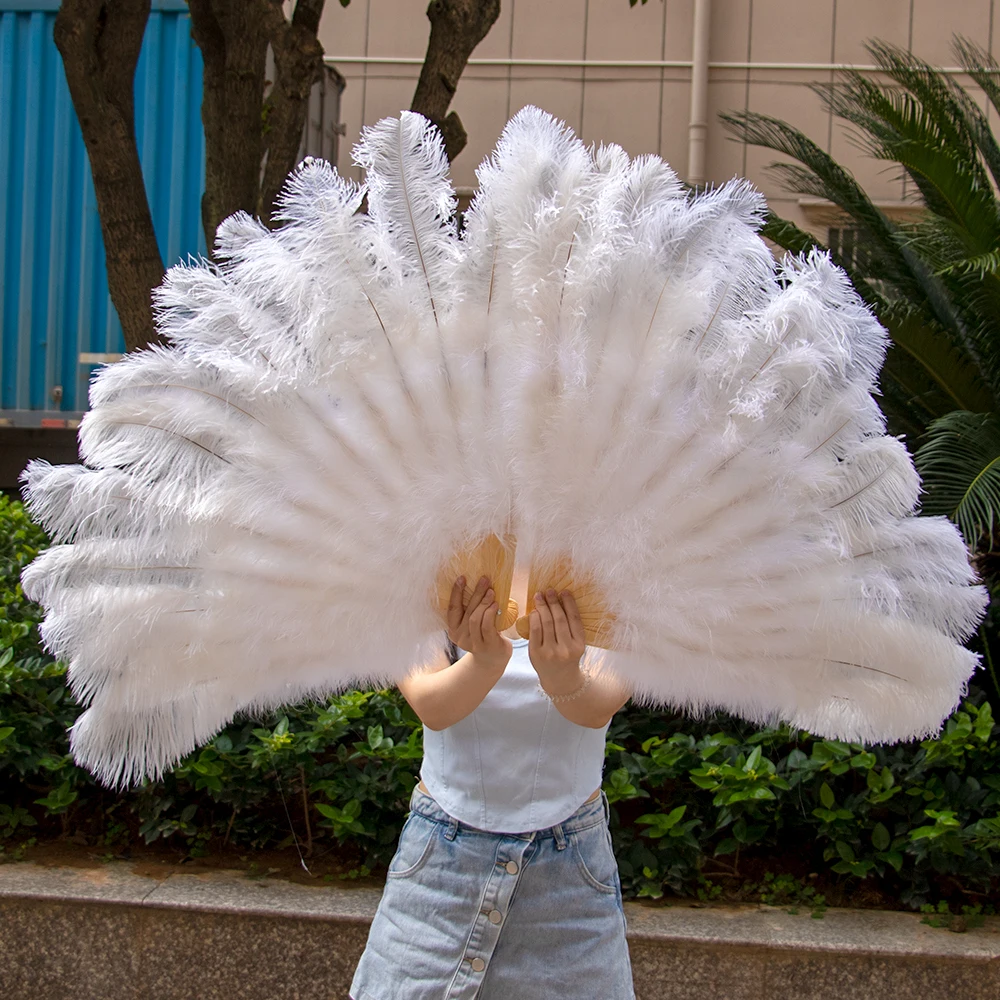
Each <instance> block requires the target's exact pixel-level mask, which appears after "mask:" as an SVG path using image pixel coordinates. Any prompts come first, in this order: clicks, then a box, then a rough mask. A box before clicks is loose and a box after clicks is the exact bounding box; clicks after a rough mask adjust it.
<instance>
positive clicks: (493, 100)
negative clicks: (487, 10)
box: [320, 0, 1000, 238]
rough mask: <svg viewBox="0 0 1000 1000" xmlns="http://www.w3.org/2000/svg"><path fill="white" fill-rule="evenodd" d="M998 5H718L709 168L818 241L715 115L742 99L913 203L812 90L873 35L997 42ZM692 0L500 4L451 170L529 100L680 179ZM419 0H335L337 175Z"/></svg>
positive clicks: (846, 1)
mask: <svg viewBox="0 0 1000 1000" xmlns="http://www.w3.org/2000/svg"><path fill="white" fill-rule="evenodd" d="M995 5H996V0H712V2H711V3H710V4H709V6H710V10H711V30H710V35H709V75H708V120H709V127H708V133H707V149H706V174H707V179H708V180H709V181H711V182H720V181H725V180H728V179H729V178H731V177H733V176H736V175H744V176H747V177H749V178H750V180H751V181H753V183H754V184H756V185H757V186H758V187H759V188H761V190H763V191H764V193H765V194H766V196H767V198H768V200H769V202H770V204H771V206H772V207H773V208H774V210H775V211H777V212H778V213H779V214H781V215H784V216H786V217H788V218H791V219H793V220H794V221H796V222H798V223H799V224H800V225H805V226H807V227H808V228H810V229H812V230H813V231H815V232H816V233H817V235H819V236H821V238H825V228H826V226H827V225H828V224H829V223H830V218H829V214H828V213H824V212H823V211H822V208H821V207H819V206H811V205H810V204H809V203H808V201H803V200H802V199H799V198H798V196H795V195H789V194H788V193H787V192H785V191H783V190H782V189H781V188H780V186H779V185H778V184H777V183H776V182H775V181H774V180H772V179H770V178H769V177H768V175H767V174H766V172H765V169H764V168H765V167H766V165H767V164H768V163H771V162H773V161H774V160H776V159H777V158H778V157H777V156H776V155H775V154H773V153H771V152H769V151H767V150H762V149H759V148H755V147H752V146H751V147H749V148H748V147H746V146H744V145H743V144H740V143H736V142H733V141H732V140H730V139H728V138H727V136H726V133H724V132H723V130H722V127H721V125H720V123H719V121H718V114H719V112H721V111H726V110H731V109H742V108H748V109H750V110H753V111H760V112H764V113H766V114H770V115H774V116H777V117H779V118H783V119H785V120H786V121H789V122H791V123H792V124H794V125H796V126H797V127H799V128H801V129H803V130H804V131H805V132H806V133H807V134H808V135H809V136H810V137H811V138H812V139H813V140H814V141H816V142H817V143H819V144H820V145H822V146H823V147H824V148H825V149H827V150H829V151H830V152H831V153H832V154H833V155H834V156H835V157H836V158H837V159H838V160H840V162H841V163H843V164H845V165H846V166H848V167H849V169H851V170H852V171H853V172H854V174H855V175H856V176H857V177H858V179H859V180H860V181H861V182H862V183H863V185H864V186H865V188H866V190H867V191H868V192H869V194H871V195H872V196H873V197H874V198H875V199H876V200H877V201H879V202H880V203H882V204H884V205H885V206H886V207H887V208H890V209H892V208H894V207H898V206H900V203H902V202H905V201H906V200H907V199H908V198H909V199H910V200H912V194H913V192H912V188H911V190H910V191H906V190H905V188H904V185H903V184H902V182H901V181H900V180H899V179H898V178H897V176H896V174H897V171H896V169H895V168H894V167H893V166H892V165H891V164H885V163H880V162H877V161H875V160H873V159H871V158H869V157H866V156H864V155H863V154H861V153H860V152H859V151H858V150H857V149H856V148H855V147H854V146H853V145H852V143H851V140H850V138H849V136H848V134H847V133H846V132H845V130H844V127H843V125H842V124H838V123H837V122H836V121H832V120H831V117H830V116H829V115H827V114H825V113H824V112H823V110H822V107H821V105H820V101H819V98H818V97H817V96H816V95H815V94H813V93H812V92H811V91H810V90H809V89H808V85H809V84H810V83H814V82H824V83H825V82H829V81H830V80H831V79H832V78H833V76H834V68H835V67H836V66H837V65H838V64H850V65H862V66H863V65H867V64H869V63H870V57H869V56H868V54H867V53H866V51H865V49H864V42H865V40H866V39H870V38H880V39H884V40H886V41H889V42H893V43H895V44H897V45H901V46H903V47H907V48H910V49H911V50H912V51H913V52H914V53H915V54H916V55H918V56H920V57H921V58H923V59H925V60H927V61H929V62H931V63H933V64H935V65H939V66H953V65H954V63H955V58H954V55H953V53H952V51H951V40H952V37H953V35H956V34H960V35H964V36H966V37H968V38H970V39H972V40H974V41H976V42H977V43H979V44H980V45H982V46H984V47H986V48H989V49H990V51H992V50H993V40H994V32H995V30H997V29H996V27H995V21H994V15H995V13H1000V11H995V9H994V8H995ZM694 9H695V0H648V2H647V3H646V4H644V5H637V6H636V7H631V8H630V7H629V4H628V0H502V7H501V14H500V19H499V21H498V22H497V23H496V24H495V25H494V27H493V29H492V31H491V32H490V34H489V35H488V36H487V37H486V39H485V40H484V41H483V42H482V43H481V44H480V45H479V47H478V48H477V49H476V51H475V52H474V53H473V59H472V60H471V62H470V65H469V67H468V68H467V70H466V72H465V73H464V75H463V76H462V79H461V81H460V83H459V86H458V92H457V94H456V97H455V100H454V102H453V104H452V107H453V108H454V109H455V110H456V111H457V112H458V113H459V114H460V115H461V118H462V121H463V123H464V125H465V127H466V129H467V131H468V133H469V144H468V146H467V147H466V148H465V150H464V151H463V152H462V153H461V155H460V156H458V157H457V158H456V160H455V163H454V164H453V167H452V175H453V178H454V181H455V184H456V185H457V186H459V187H460V188H467V189H471V188H472V187H473V186H474V184H475V168H476V166H477V165H478V163H479V162H480V160H481V159H482V158H483V157H484V156H486V155H487V154H488V153H489V151H490V150H491V148H492V146H493V144H494V142H495V140H496V137H497V135H498V134H499V132H500V130H501V129H502V128H503V125H504V123H505V122H506V120H507V119H508V118H509V117H510V116H511V115H512V114H513V113H515V112H516V111H517V110H518V109H519V108H521V107H523V106H524V105H525V104H536V105H538V106H540V107H542V108H544V109H546V110H547V111H550V112H552V113H553V114H554V115H556V116H558V117H559V118H562V119H564V120H565V121H566V122H567V123H568V124H569V125H570V126H571V127H572V128H573V129H574V130H575V131H576V132H577V134H578V135H580V136H581V137H582V138H583V139H584V140H585V141H587V142H597V143H600V142H616V143H619V144H621V145H622V146H623V147H624V148H625V149H626V150H627V151H628V152H629V153H630V154H632V155H636V154H639V153H648V152H656V153H659V154H660V155H661V156H663V157H664V159H666V160H667V161H669V162H670V163H671V165H672V166H673V167H674V168H675V169H676V170H677V171H678V173H679V174H680V175H681V176H682V177H686V176H687V169H688V136H689V128H688V126H689V122H690V119H691V76H692V52H693V44H692V43H693V39H692V31H693V22H694ZM425 10H426V4H425V3H424V2H423V0H351V3H350V5H349V6H348V7H347V8H346V9H343V8H341V7H340V5H339V4H338V3H329V4H327V6H326V13H325V14H324V17H323V22H322V25H321V30H320V39H321V41H322V43H323V46H324V49H325V51H326V53H327V57H328V60H329V62H330V63H331V64H332V65H334V66H336V67H337V69H338V70H339V71H340V72H341V73H343V75H344V76H345V77H346V79H347V87H346V89H345V91H344V94H343V98H342V105H341V108H342V110H341V120H342V121H343V123H344V125H345V127H346V136H345V140H346V141H344V142H343V143H342V144H341V162H340V163H339V164H338V166H339V168H340V169H341V171H343V172H348V173H352V174H353V175H354V176H357V174H358V171H357V168H355V167H353V166H352V165H351V161H350V149H351V146H352V145H353V143H354V142H355V141H356V140H357V137H358V134H359V132H360V129H361V126H362V125H363V124H371V123H373V122H375V121H377V120H378V119H379V118H382V117H384V116H386V115H393V114H396V113H398V112H399V110H400V109H401V108H405V107H407V106H408V105H409V102H410V99H411V98H412V96H413V91H414V87H415V86H416V81H417V76H418V74H419V71H420V63H421V61H422V58H423V55H424V52H425V49H426V45H427V37H428V34H429V30H430V28H429V22H428V21H427V18H426V14H425Z"/></svg>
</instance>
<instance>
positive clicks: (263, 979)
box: [0, 862, 1000, 1000]
mask: <svg viewBox="0 0 1000 1000" xmlns="http://www.w3.org/2000/svg"><path fill="white" fill-rule="evenodd" d="M129 867H130V865H129V863H128V862H114V863H111V864H107V865H102V866H101V867H99V868H92V869H79V868H45V867H41V866H37V865H33V864H30V863H22V864H7V865H0V997H3V998H4V1000H29V998H30V1000H62V998H67V1000H69V998H72V1000H89V998H94V1000H119V998H122V1000H125V998H128V1000H132V998H135V1000H140V998H141V1000H161V998H162V1000H175V998H181V997H191V998H192V1000H194V998H197V1000H216V998H219V1000H223V998H225V1000H232V998H240V1000H243V998H245V1000H258V998H260V1000H265V998H268V1000H270V998H273V997H277V996H280V997H282V998H290V1000H298V998H302V1000H314V998H324V1000H327V998H329V1000H346V997H347V987H348V984H349V983H350V978H351V975H352V973H353V969H354V965H355V963H356V962H357V959H358V956H359V955H360V953H361V950H362V948H363V947H364V942H365V938H366V935H367V930H368V925H369V922H370V920H371V917H372V915H373V914H374V912H375V907H376V906H377V905H378V900H379V896H380V891H379V890H378V889H373V888H365V887H356V886H355V887H352V886H345V885H339V884H338V885H330V884H329V883H323V884H321V885H319V886H316V887H313V886H302V885H297V884H294V883H289V882H282V881H276V880H270V879H251V878H248V877H247V876H246V875H245V874H243V873H239V872H217V873H208V874H205V873H199V874H191V875H176V874H175V875H170V876H169V877H167V878H165V879H162V880H158V879H154V878H150V877H147V876H142V875H136V874H133V873H132V872H130V871H129ZM626 914H627V919H628V924H629V947H630V951H631V955H632V966H633V972H634V975H635V985H636V996H637V998H638V1000H696V998H697V1000H765V998H766V1000H771V998H773V1000H786V998H788V1000H845V998H851V1000H882V998H886V1000H888V998H890V997H891V998H893V1000H906V998H910V997H913V998H917V997H926V996H928V995H930V994H932V993H933V992H934V991H941V990H946V991H948V992H949V993H952V994H955V995H958V996H961V997H962V1000H997V998H998V997H1000V918H991V919H989V920H987V921H986V922H985V925H984V926H983V927H980V928H975V929H973V930H971V931H969V932H967V933H964V934H953V933H949V932H948V931H946V930H942V929H936V928H932V927H929V926H927V925H926V924H922V923H921V922H920V917H919V916H917V915H915V914H909V913H891V912H882V911H875V910H827V911H826V915H825V917H824V919H822V920H813V919H810V917H809V914H808V913H807V912H805V911H802V912H801V913H800V914H799V915H791V914H788V913H786V912H785V911H783V910H781V909H775V908H770V907H723V906H708V907H704V908H692V907H686V906H674V907H650V906H644V905H641V904H637V903H628V904H626ZM386 1000H391V998H386ZM505 1000H506V998H505ZM509 1000H518V998H516V997H511V998H509ZM574 1000H587V998H574ZM594 1000H603V998H594Z"/></svg>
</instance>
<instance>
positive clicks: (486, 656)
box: [465, 650, 510, 674]
mask: <svg viewBox="0 0 1000 1000" xmlns="http://www.w3.org/2000/svg"><path fill="white" fill-rule="evenodd" d="M465 655H466V656H467V657H469V662H470V666H471V667H472V669H473V670H476V671H482V672H483V673H495V674H502V673H503V672H504V670H506V669H507V663H508V662H509V660H510V653H509V652H506V651H504V650H500V651H498V652H496V653H488V652H483V651H480V652H478V653H466V654H465Z"/></svg>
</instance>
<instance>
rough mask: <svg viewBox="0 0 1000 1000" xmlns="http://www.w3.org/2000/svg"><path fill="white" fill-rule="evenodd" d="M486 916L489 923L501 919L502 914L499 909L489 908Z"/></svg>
mask: <svg viewBox="0 0 1000 1000" xmlns="http://www.w3.org/2000/svg"><path fill="white" fill-rule="evenodd" d="M486 916H487V918H488V919H489V922H490V923H491V924H498V923H500V921H501V920H503V914H502V913H501V912H500V911H499V910H490V912H489V913H488V914H487V915H486Z"/></svg>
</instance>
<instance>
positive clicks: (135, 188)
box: [54, 0, 163, 351]
mask: <svg viewBox="0 0 1000 1000" xmlns="http://www.w3.org/2000/svg"><path fill="white" fill-rule="evenodd" d="M149 10H150V0H63V3H62V6H61V7H60V9H59V13H58V15H57V16H56V22H55V32H54V36H55V43H56V46H57V47H58V49H59V52H60V53H61V55H62V59H63V65H64V67H65V70H66V82H67V83H68V84H69V92H70V96H71V97H72V99H73V107H74V109H75V110H76V116H77V118H78V119H79V122H80V129H81V131H82V132H83V141H84V144H85V146H86V147H87V156H88V157H89V159H90V172H91V174H92V175H93V178H94V192H95V194H96V196H97V210H98V213H99V215H100V219H101V233H102V235H103V237H104V252H105V256H106V259H107V269H108V289H109V291H110V292H111V301H112V302H113V303H114V306H115V309H116V310H117V311H118V318H119V320H120V321H121V324H122V330H123V331H124V334H125V348H126V350H128V351H134V350H137V349H139V348H141V347H144V346H145V345H146V344H148V343H150V342H152V341H160V339H161V338H160V337H159V335H158V334H157V333H156V331H155V328H154V326H153V314H152V307H151V300H150V291H151V289H153V288H155V287H156V286H157V285H158V284H159V283H160V282H161V281H162V280H163V261H162V259H161V257H160V251H159V248H158V247H157V244H156V234H155V232H154V230H153V219H152V216H151V215H150V212H149V202H148V201H147V199H146V187H145V184H144V182H143V179H142V167H141V166H140V163H139V150H138V148H137V146H136V141H135V107H134V99H133V88H134V83H135V67H136V63H137V62H138V60H139V52H140V50H141V49H142V37H143V34H144V32H145V30H146V21H147V20H148V18H149Z"/></svg>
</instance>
